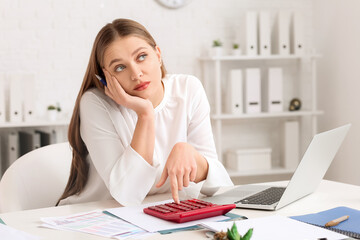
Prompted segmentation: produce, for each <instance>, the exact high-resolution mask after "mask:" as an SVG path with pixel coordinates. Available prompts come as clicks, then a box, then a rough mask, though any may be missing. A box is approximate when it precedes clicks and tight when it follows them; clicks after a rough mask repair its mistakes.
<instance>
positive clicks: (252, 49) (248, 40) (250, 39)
mask: <svg viewBox="0 0 360 240" xmlns="http://www.w3.org/2000/svg"><path fill="white" fill-rule="evenodd" d="M245 31H246V32H245V54H246V55H249V56H254V55H257V54H258V44H257V12H255V11H248V12H246V16H245Z"/></svg>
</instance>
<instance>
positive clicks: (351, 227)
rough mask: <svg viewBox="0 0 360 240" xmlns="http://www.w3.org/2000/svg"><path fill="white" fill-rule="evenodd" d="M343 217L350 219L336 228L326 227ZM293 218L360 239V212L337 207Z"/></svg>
mask: <svg viewBox="0 0 360 240" xmlns="http://www.w3.org/2000/svg"><path fill="white" fill-rule="evenodd" d="M342 216H349V218H348V219H347V220H345V221H342V222H340V223H339V224H337V225H335V226H332V227H325V224H326V223H328V222H330V221H332V220H334V219H338V218H340V217H342ZM291 218H292V219H296V220H298V221H301V222H305V223H309V224H312V225H315V226H318V227H322V228H326V229H329V230H332V231H335V232H338V233H341V234H344V235H346V236H349V237H352V238H358V239H360V227H359V226H360V211H359V210H356V209H352V208H348V207H337V208H332V209H329V210H326V211H322V212H318V213H314V214H306V215H301V216H294V217H291Z"/></svg>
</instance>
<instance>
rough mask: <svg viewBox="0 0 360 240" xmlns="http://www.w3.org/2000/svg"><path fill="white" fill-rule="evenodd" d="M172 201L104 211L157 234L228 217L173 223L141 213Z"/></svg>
mask: <svg viewBox="0 0 360 240" xmlns="http://www.w3.org/2000/svg"><path fill="white" fill-rule="evenodd" d="M173 201H174V200H172V199H169V200H166V201H161V202H153V203H149V204H144V205H140V206H135V207H119V208H111V209H106V211H107V212H109V213H111V214H114V215H115V216H117V217H119V218H121V219H124V220H125V221H128V222H130V223H132V224H134V225H136V226H138V227H140V228H142V229H145V230H147V231H149V232H157V231H161V230H168V229H175V228H185V227H189V226H193V225H197V224H198V223H200V222H207V221H209V222H216V221H221V220H225V219H228V217H226V216H224V215H221V216H217V217H211V218H205V219H200V220H196V221H191V222H185V223H174V222H170V221H166V220H163V219H160V218H156V217H153V216H150V215H148V214H146V213H144V212H143V209H144V208H146V207H149V206H155V205H159V204H165V203H169V202H173Z"/></svg>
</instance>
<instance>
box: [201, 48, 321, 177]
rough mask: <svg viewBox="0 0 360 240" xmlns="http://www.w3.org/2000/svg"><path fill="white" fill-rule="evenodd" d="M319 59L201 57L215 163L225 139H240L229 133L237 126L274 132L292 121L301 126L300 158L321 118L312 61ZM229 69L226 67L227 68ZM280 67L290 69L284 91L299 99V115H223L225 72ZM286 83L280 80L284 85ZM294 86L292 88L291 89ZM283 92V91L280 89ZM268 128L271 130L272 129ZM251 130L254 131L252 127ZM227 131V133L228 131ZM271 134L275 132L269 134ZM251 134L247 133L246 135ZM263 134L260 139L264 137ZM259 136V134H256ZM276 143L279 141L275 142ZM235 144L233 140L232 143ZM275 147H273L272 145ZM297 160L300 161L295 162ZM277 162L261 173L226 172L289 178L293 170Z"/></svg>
mask: <svg viewBox="0 0 360 240" xmlns="http://www.w3.org/2000/svg"><path fill="white" fill-rule="evenodd" d="M319 57H320V55H317V54H312V55H301V56H297V55H288V56H280V55H270V56H260V55H258V56H244V55H242V56H217V57H215V56H214V57H202V58H200V62H201V64H202V76H201V78H202V80H203V84H204V87H205V90H206V92H207V95H208V98H209V102H210V104H211V111H212V112H211V120H212V125H213V131H214V137H215V144H216V148H217V152H218V155H219V160H220V161H222V162H223V163H224V152H225V151H224V148H226V146H224V142H226V141H229V139H236V137H238V138H241V137H242V136H234V135H239V134H238V131H236V130H234V131H232V129H235V128H237V127H238V126H239V125H242V126H248V125H254V124H259V125H261V126H263V125H266V124H270V125H271V126H274V128H276V127H279V126H280V125H281V122H282V121H286V120H296V121H299V122H300V123H301V127H300V135H301V136H300V138H301V139H299V142H300V156H302V153H303V152H304V151H305V150H306V147H307V145H308V144H309V142H310V140H311V138H312V136H313V135H315V134H316V133H317V117H318V116H319V115H322V114H323V111H320V110H318V109H317V101H316V98H317V89H316V60H317V59H318V58H319ZM229 65H230V66H229ZM272 66H276V67H281V68H283V69H287V68H291V69H292V74H288V75H287V76H288V77H289V78H291V79H290V81H289V82H290V83H286V84H287V85H288V87H290V88H291V87H293V88H295V89H296V90H294V91H293V92H297V94H296V95H295V94H294V96H292V97H299V98H300V99H301V100H302V103H303V104H302V108H301V110H300V111H287V110H284V111H283V112H270V113H269V112H261V113H256V114H246V113H244V114H236V115H235V114H228V113H225V112H224V111H223V109H224V103H223V100H224V99H223V96H224V95H225V94H226V92H225V89H226V87H225V84H226V81H225V80H227V75H226V74H227V73H228V71H229V69H233V68H238V69H245V68H248V67H250V68H251V67H256V68H260V69H266V68H268V67H272ZM288 80H289V79H287V78H285V77H284V79H283V81H284V82H287V81H288ZM294 85H296V86H294ZM284 91H286V89H284ZM286 100H289V99H284V103H285V104H284V108H287V104H288V102H287V101H286ZM226 124H230V126H227V130H228V131H227V132H228V134H230V135H229V136H224V125H226ZM271 126H270V127H268V128H269V129H271V128H272V127H271ZM253 128H254V127H253ZM229 129H230V130H229ZM273 131H275V130H273ZM247 132H248V133H249V132H251V131H250V130H248V131H247ZM266 134H268V133H266V132H264V133H261V134H260V135H266ZM258 135H259V134H258ZM276 139H277V140H278V139H279V137H277V138H276ZM235 141H236V140H235ZM241 142H244V141H239V145H237V146H238V147H241ZM274 145H276V144H274ZM277 145H278V147H279V149H277V150H276V154H275V155H276V157H277V158H280V157H279V156H280V155H281V154H279V153H280V152H281V151H282V150H283V149H281V146H279V145H281V144H277ZM246 147H248V146H246ZM299 160H300V159H299ZM281 165H282V164H281V159H272V168H271V169H270V170H269V169H264V170H261V169H260V170H251V171H234V170H231V169H228V172H229V174H230V176H231V177H247V176H251V177H254V176H265V175H283V174H288V175H289V174H291V173H292V172H293V171H294V170H295V169H286V168H284V167H283V166H281Z"/></svg>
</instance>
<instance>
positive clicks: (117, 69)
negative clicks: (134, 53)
mask: <svg viewBox="0 0 360 240" xmlns="http://www.w3.org/2000/svg"><path fill="white" fill-rule="evenodd" d="M124 69H125V66H123V65H120V66H117V67H116V69H115V72H121V71H122V70H124Z"/></svg>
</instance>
